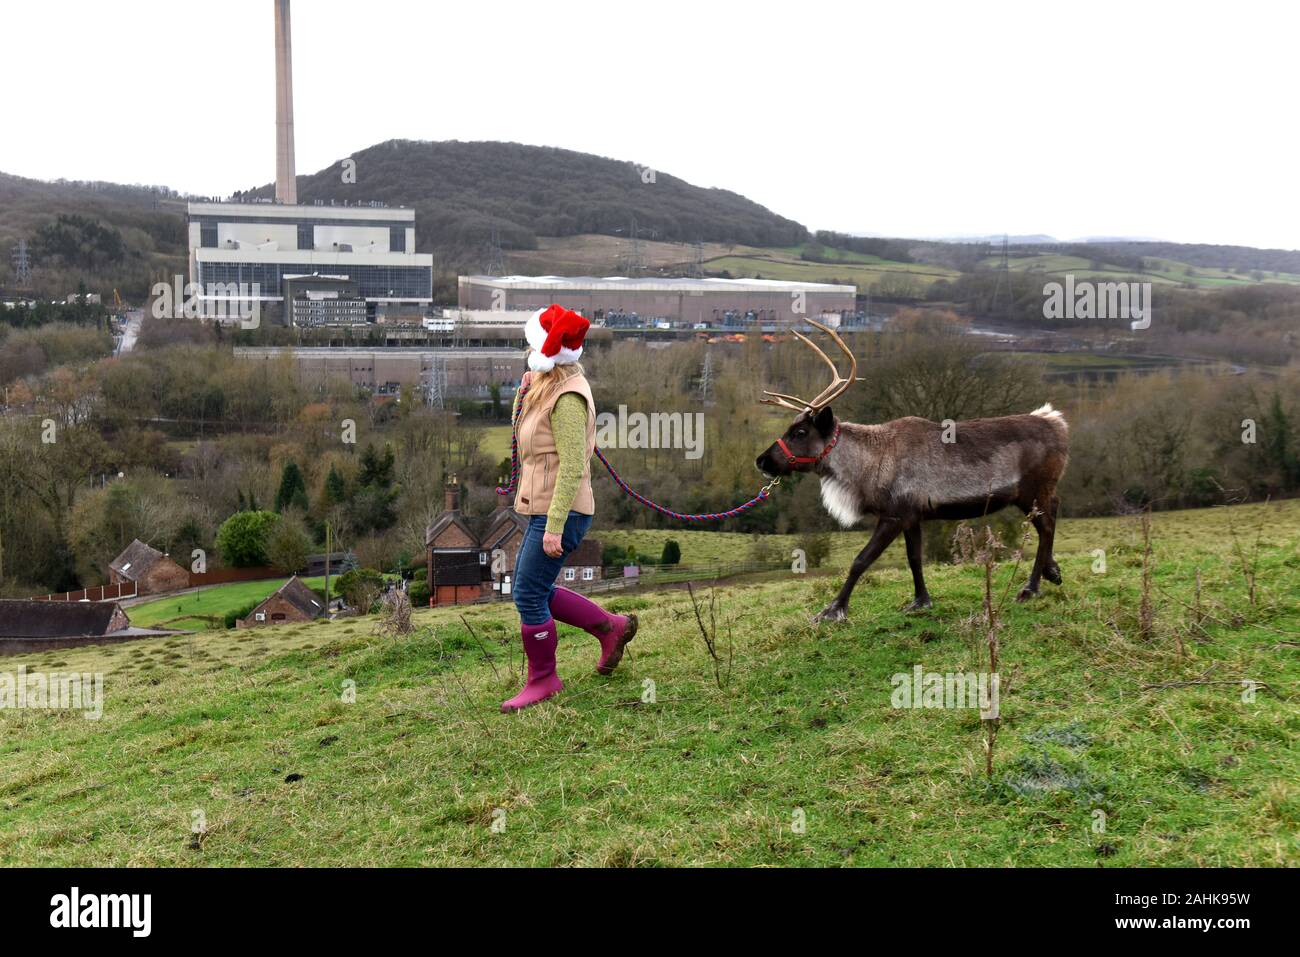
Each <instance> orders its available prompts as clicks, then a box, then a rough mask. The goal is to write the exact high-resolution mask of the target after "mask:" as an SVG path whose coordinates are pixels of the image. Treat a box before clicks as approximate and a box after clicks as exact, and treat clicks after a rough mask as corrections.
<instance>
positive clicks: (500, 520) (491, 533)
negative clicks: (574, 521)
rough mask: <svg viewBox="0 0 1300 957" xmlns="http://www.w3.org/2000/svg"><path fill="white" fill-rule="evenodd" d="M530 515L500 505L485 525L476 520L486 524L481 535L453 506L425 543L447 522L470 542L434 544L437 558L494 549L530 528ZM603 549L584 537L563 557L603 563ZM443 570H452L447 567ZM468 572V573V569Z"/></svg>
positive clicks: (570, 560) (569, 562) (444, 581)
mask: <svg viewBox="0 0 1300 957" xmlns="http://www.w3.org/2000/svg"><path fill="white" fill-rule="evenodd" d="M529 517H530V516H528V515H520V514H519V513H518V512H516V511H515V510H514V509H513V508H509V507H506V506H499V507H498V508H497V509H495V510H494V511H493V512H492V514H491V515H489V516H488V517H487V524H486V525H483V524H482V523H483V520H482V519H478V520H477V523H478V524H479V526H480V527H481V528H483V533H482V534H481V535H480V534H479V533H477V532H476V531H474V528H473V527H472V525H471V523H470V521H469V520H467V519H466V517H465V516H464V515H463V514H462V513H461V511H460V509H451V510H450V511H446V512H443V513H442V514H441V515H439V516H438V518H437V519H436V520H435V521H434V523H433V524H432V525H430V526H429V528H428V530H427V531H426V532H425V536H424V543H425V545H426V546H429V545H432V544H433V540H434V539H435V538H437V537H438V535H439V534H441V533H442V532H443V531H444V530H446V528H447V526H449V525H451V524H452V523H455V524H456V525H457V526H458V527H459V528H460V529H461V531H463V532H464V533H465V535H466V536H467V537H468V538H469V540H470V542H471V544H470V545H461V546H457V547H456V548H445V549H443V548H435V549H434V550H433V554H434V558H435V560H436V559H437V558H438V557H439V556H440V555H443V556H447V557H451V556H454V555H455V554H457V553H462V552H472V551H478V550H480V549H485V550H488V551H491V550H492V549H494V548H496V547H498V546H499V545H501V543H502V542H504V541H505V540H506V539H507V538H509V537H510V535H511V534H513V533H514V532H523V531H524V530H526V529H527V528H528V520H529ZM603 550H604V549H603V546H602V545H601V542H600V541H599V540H598V539H595V538H586V539H583V540H582V542H581V543H579V545H578V547H577V548H575V549H574V550H573V551H572V552H570V553H569V554H568V556H567V557H566V558H565V559H564V564H565V565H593V566H595V565H599V564H600V563H601V562H600V559H601V553H602V551H603ZM474 563H475V568H476V569H477V568H478V560H477V558H475V559H474ZM451 564H455V561H454V560H453V561H452V562H450V563H443V564H442V567H443V568H444V570H445V569H448V568H450V565H451ZM435 567H436V566H435ZM444 574H452V573H451V572H449V571H444ZM466 574H467V575H468V572H467V573H466ZM476 574H477V572H476ZM440 581H441V583H442V584H444V585H448V584H468V582H452V581H450V580H447V579H440Z"/></svg>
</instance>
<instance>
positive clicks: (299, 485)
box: [275, 459, 307, 512]
mask: <svg viewBox="0 0 1300 957" xmlns="http://www.w3.org/2000/svg"><path fill="white" fill-rule="evenodd" d="M291 505H292V506H293V507H294V508H297V509H300V510H302V511H303V512H306V511H307V483H306V482H305V481H304V480H303V477H302V470H301V469H300V468H298V463H297V462H295V461H294V460H293V459H290V460H289V461H287V462H285V463H284V469H283V470H282V471H281V472H280V488H279V490H278V491H276V493H275V510H276V511H277V512H283V511H284V510H285V509H286V508H288V507H289V506H291Z"/></svg>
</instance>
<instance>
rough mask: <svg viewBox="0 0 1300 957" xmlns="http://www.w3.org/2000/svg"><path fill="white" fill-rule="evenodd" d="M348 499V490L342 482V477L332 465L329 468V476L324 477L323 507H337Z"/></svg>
mask: <svg viewBox="0 0 1300 957" xmlns="http://www.w3.org/2000/svg"><path fill="white" fill-rule="evenodd" d="M347 497H348V489H347V485H346V483H344V481H343V476H342V475H340V474H339V470H338V469H336V468H335V467H334V466H333V465H331V466H330V470H329V474H328V475H326V476H325V505H326V506H327V507H328V506H330V505H338V504H340V503H342V502H343V501H344V500H345V499H346V498H347Z"/></svg>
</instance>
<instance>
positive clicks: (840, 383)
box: [758, 319, 858, 412]
mask: <svg viewBox="0 0 1300 957" xmlns="http://www.w3.org/2000/svg"><path fill="white" fill-rule="evenodd" d="M806 321H807V323H808V324H809V325H811V326H816V327H817V328H818V329H820V330H821V331H822V332H824V333H826V334H827V335H828V336H830V337H831V341H832V342H834V343H835V344H836V345H837V346H839V347H840V351H841V352H843V353H844V354H845V355H846V356H848V357H849V374H848V375H847V376H841V375H840V370H839V369H838V368H837V367H836V365H835V363H834V362H832V361H831V357H830V356H828V355H827V354H826V353H825V352H823V351H822V350H821V347H820V346H818V345H817V343H815V342H813V341H812V340H811V339H809V338H808V337H807V336H805V335H804V334H803V333H801V332H799V331H798V330H797V329H792V330H791V332H793V333H794V334H795V336H796V337H797V338H798V339H799V340H800V341H801V342H803V343H805V344H806V345H808V346H810V347H811V348H812V350H813V351H814V352H816V353H817V354H818V355H819V356H821V357H822V361H823V362H825V363H826V364H827V365H828V366H830V367H831V384H830V385H828V386H827V387H826V388H824V389H822V391H821V392H819V393H818V394H817V397H816V398H815V399H813V400H812V401H811V402H809V401H807V400H806V399H801V398H799V397H798V396H797V395H786V394H785V393H784V392H769V391H768V390H767V389H764V390H763V395H768V396H771V398H770V399H759V400H758V401H759V402H762V403H763V404H764V405H780V406H784V407H785V408H787V409H792V410H794V411H795V412H819V411H821V410H822V409H824V408H826V406H828V405H830V404H831V402H832V401H834V400H835V399H838V398H839V397H840V396H841V395H843V394H844V390H845V389H847V388H848V387H849V386H850V385H852V384H853V383H854V382H857V381H858V360H857V358H856V357H855V356H854V355H853V350H852V349H850V348H849V347H848V346H847V345H845V343H844V340H843V339H841V338H840V335H839V333H838V332H836V331H835V330H834V329H831V328H830V327H828V326H823V325H822V324H821V323H820V322H818V321H817V320H815V319H807V320H806Z"/></svg>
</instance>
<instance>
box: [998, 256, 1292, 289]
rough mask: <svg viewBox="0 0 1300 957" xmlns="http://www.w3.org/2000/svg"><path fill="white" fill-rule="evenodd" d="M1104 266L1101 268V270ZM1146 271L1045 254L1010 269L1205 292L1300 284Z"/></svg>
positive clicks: (1215, 272) (1183, 270) (1186, 267)
mask: <svg viewBox="0 0 1300 957" xmlns="http://www.w3.org/2000/svg"><path fill="white" fill-rule="evenodd" d="M998 262H999V260H998V259H997V257H990V258H988V259H985V260H984V261H983V264H982V265H983V266H984V267H985V268H996V267H997V265H998ZM1099 262H1100V265H1101V268H1097V265H1098V263H1099ZM1143 262H1144V263H1145V264H1146V270H1145V271H1144V272H1141V273H1138V272H1136V271H1135V270H1133V269H1130V268H1125V267H1124V266H1119V265H1107V264H1106V262H1105V261H1104V259H1101V258H1100V254H1099V260H1092V259H1087V258H1084V257H1082V256H1071V255H1063V254H1058V253H1044V254H1042V255H1036V256H1010V257H1008V259H1007V264H1008V266H1009V267H1010V268H1011V269H1012V270H1014V271H1017V272H1028V271H1032V272H1038V273H1044V274H1046V275H1051V276H1065V275H1066V274H1067V273H1068V274H1070V275H1072V276H1074V277H1075V278H1076V279H1097V280H1105V281H1112V282H1114V281H1119V280H1127V279H1142V280H1144V281H1147V282H1151V283H1155V284H1156V285H1184V284H1188V283H1190V284H1192V285H1194V286H1200V287H1205V288H1211V289H1214V288H1222V287H1224V286H1250V285H1258V284H1259V283H1264V282H1270V283H1286V284H1288V285H1295V284H1297V283H1300V274H1296V273H1285V272H1279V273H1276V274H1274V273H1271V272H1269V273H1259V274H1258V276H1257V277H1256V276H1251V275H1250V273H1248V272H1240V273H1239V272H1233V271H1232V270H1230V269H1220V268H1216V267H1213V266H1193V265H1191V264H1190V263H1186V262H1180V261H1178V260H1174V259H1159V258H1148V259H1144V260H1143Z"/></svg>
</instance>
